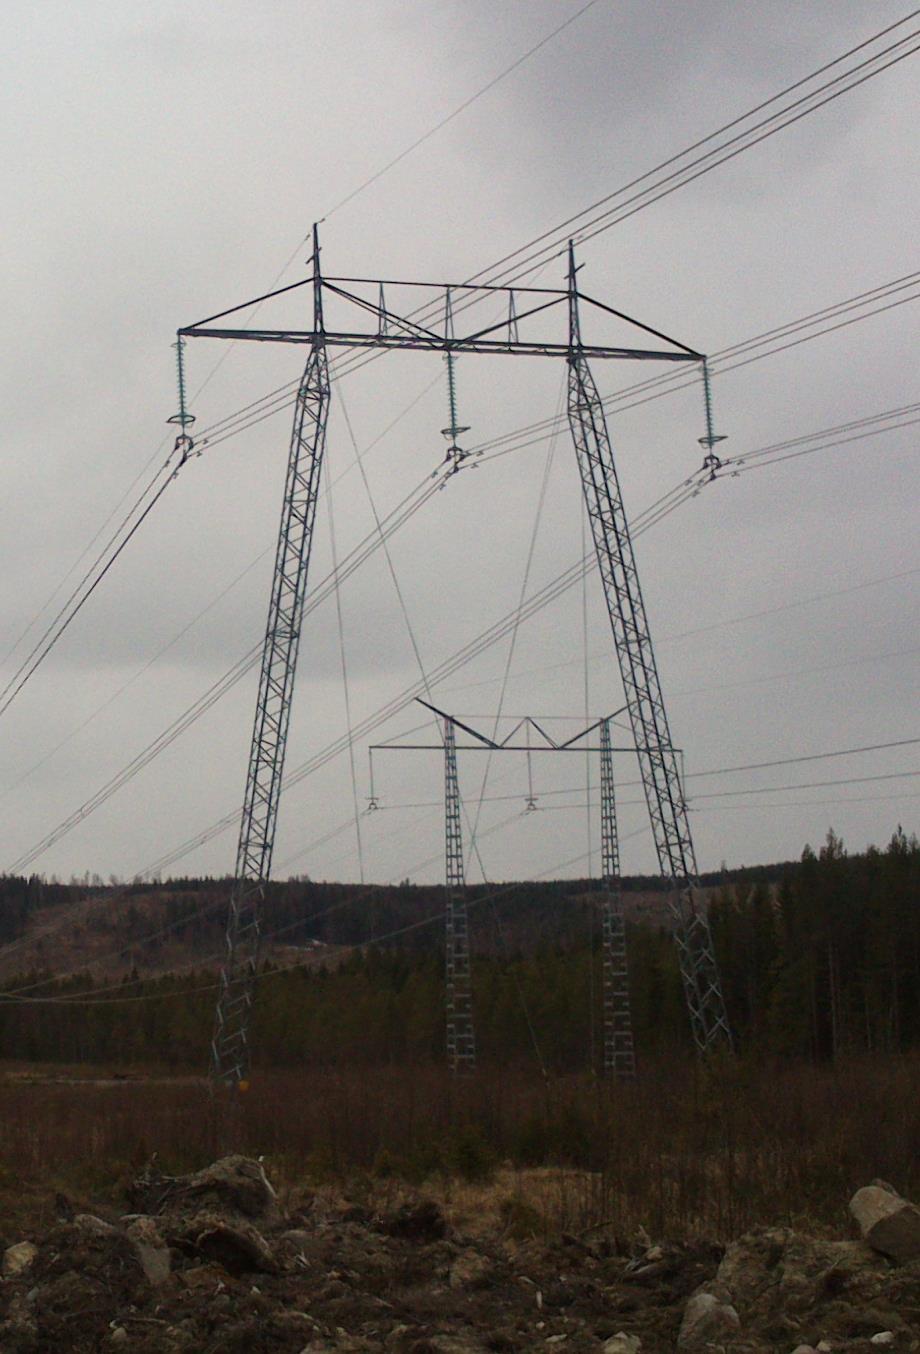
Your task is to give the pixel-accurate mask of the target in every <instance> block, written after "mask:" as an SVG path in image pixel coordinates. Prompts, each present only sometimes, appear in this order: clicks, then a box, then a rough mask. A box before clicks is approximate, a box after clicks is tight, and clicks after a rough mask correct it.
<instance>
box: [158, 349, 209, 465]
mask: <svg viewBox="0 0 920 1354" xmlns="http://www.w3.org/2000/svg"><path fill="white" fill-rule="evenodd" d="M173 347H174V348H175V350H176V377H177V383H178V387H179V412H178V413H177V414H172V415H171V416H170V417H169V418H168V419H167V420H166V422H167V423H172V424H176V425H178V428H179V435H178V437H177V438H176V440H175V442H174V444H173V449H172V455H173V456H175V454H176V452H178V453H179V464H178V465H177V466H176V469H177V470H181V469H182V467H183V466H184V465H185V463H186V461H187V460H188V458H189V456H191V454H192V452H193V450H194V448H195V443H194V441H193V439H192V437H191V436H190V435H189V433H188V431H187V429H188V428H190V427H191V426H192V424H193V423H194V422H195V415H194V414H190V413H189V412H188V409H187V407H186V402H185V339H184V338H183V337H182V335H181V334H179V335H178V336H177V338H176V341H175V343H174V344H173ZM197 454H198V455H199V456H200V455H201V452H200V451H199V452H198V453H197ZM170 459H172V457H170Z"/></svg>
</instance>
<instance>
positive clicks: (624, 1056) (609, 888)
mask: <svg viewBox="0 0 920 1354" xmlns="http://www.w3.org/2000/svg"><path fill="white" fill-rule="evenodd" d="M601 887H602V889H603V902H602V903H601V952H602V956H603V959H602V965H603V988H602V993H603V1009H604V1075H605V1076H608V1077H613V1078H614V1079H615V1080H616V1081H633V1080H634V1079H635V1075H636V1049H635V1044H634V1042H633V1024H632V1005H631V1003H630V1000H629V964H628V960H627V957H626V923H625V919H624V916H623V886H622V882H621V878H620V839H619V834H618V832H617V807H616V794H615V790H614V780H613V748H612V745H611V742H610V720H609V719H605V720H602V721H601Z"/></svg>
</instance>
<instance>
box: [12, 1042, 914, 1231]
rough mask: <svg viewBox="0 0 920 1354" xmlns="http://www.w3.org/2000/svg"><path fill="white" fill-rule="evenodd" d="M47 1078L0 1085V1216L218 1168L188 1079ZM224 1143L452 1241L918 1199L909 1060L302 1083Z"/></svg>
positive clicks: (348, 1075)
mask: <svg viewBox="0 0 920 1354" xmlns="http://www.w3.org/2000/svg"><path fill="white" fill-rule="evenodd" d="M23 1072H25V1073H26V1075H22V1073H23ZM60 1073H63V1074H64V1076H65V1079H63V1080H58V1081H53V1080H48V1079H47V1078H48V1069H47V1067H46V1068H44V1069H37V1068H34V1067H33V1068H31V1069H16V1068H8V1069H7V1070H6V1074H5V1075H2V1076H0V1191H2V1196H3V1206H4V1208H5V1209H6V1210H7V1212H9V1209H10V1208H11V1207H13V1208H15V1209H18V1210H19V1211H20V1213H22V1212H23V1210H25V1211H26V1212H29V1211H31V1212H32V1213H34V1212H35V1210H36V1209H42V1208H44V1207H45V1204H44V1202H43V1201H44V1200H45V1199H46V1197H47V1195H48V1193H49V1192H53V1191H54V1190H56V1189H60V1190H62V1191H63V1192H65V1193H68V1194H70V1195H72V1196H75V1197H76V1198H77V1199H78V1200H80V1199H88V1198H90V1197H94V1198H98V1197H99V1196H100V1195H103V1196H105V1195H109V1196H110V1197H112V1198H113V1200H114V1199H115V1198H117V1196H118V1191H119V1190H120V1188H121V1186H122V1185H123V1183H124V1182H125V1181H126V1180H127V1179H128V1178H130V1176H131V1175H132V1173H133V1172H134V1171H135V1170H136V1169H137V1168H139V1167H140V1166H141V1165H142V1164H143V1163H144V1162H145V1161H146V1160H147V1159H148V1158H149V1157H150V1156H151V1155H152V1154H153V1153H154V1152H156V1153H158V1154H159V1158H160V1161H161V1164H162V1165H163V1167H164V1169H167V1170H174V1171H179V1170H186V1169H191V1168H193V1167H196V1166H198V1165H201V1164H203V1163H204V1162H205V1161H207V1160H209V1159H210V1158H211V1157H213V1156H214V1155H215V1154H216V1152H217V1150H218V1143H217V1140H216V1138H215V1133H214V1127H215V1125H214V1116H213V1112H212V1105H211V1101H210V1098H209V1095H208V1091H207V1087H206V1085H205V1084H204V1082H203V1081H200V1080H198V1079H196V1078H194V1077H185V1078H176V1077H168V1076H157V1074H156V1073H154V1072H148V1073H146V1074H141V1073H139V1072H138V1073H135V1074H129V1076H128V1077H127V1078H126V1079H124V1080H116V1079H114V1078H112V1077H110V1076H107V1075H106V1073H105V1072H104V1071H101V1072H100V1073H99V1076H98V1077H97V1078H94V1077H93V1075H92V1074H91V1073H90V1072H88V1070H87V1069H85V1068H84V1069H58V1074H60ZM52 1075H54V1074H52ZM80 1077H82V1078H84V1079H83V1080H79V1079H78V1078H80ZM241 1134H242V1139H241V1143H242V1146H243V1147H244V1148H245V1150H246V1151H248V1152H251V1153H254V1154H259V1155H264V1156H265V1157H266V1159H267V1164H268V1167H269V1170H270V1171H271V1173H272V1174H273V1175H274V1177H275V1178H277V1179H279V1180H281V1181H282V1182H286V1183H287V1186H288V1187H289V1188H291V1189H295V1190H296V1189H301V1188H303V1187H305V1186H306V1185H308V1184H312V1186H313V1187H315V1186H317V1185H326V1186H328V1187H334V1188H336V1189H337V1190H339V1191H340V1192H344V1193H345V1194H346V1195H347V1196H348V1197H350V1198H353V1199H357V1200H365V1201H373V1200H377V1199H380V1198H381V1197H383V1196H385V1195H386V1196H387V1197H390V1198H392V1197H395V1196H396V1195H398V1194H399V1193H400V1191H403V1190H405V1189H406V1188H420V1187H421V1188H424V1190H425V1192H426V1193H429V1194H433V1195H434V1196H435V1197H438V1198H440V1199H442V1200H443V1201H444V1203H445V1205H446V1206H447V1207H448V1209H449V1211H450V1212H451V1213H452V1214H453V1215H454V1216H455V1217H456V1218H457V1220H458V1223H461V1224H462V1225H463V1227H464V1228H465V1229H466V1230H470V1231H477V1230H482V1229H486V1230H489V1231H490V1232H495V1231H502V1230H504V1231H505V1232H506V1234H512V1235H526V1234H527V1232H528V1231H531V1232H536V1233H540V1232H548V1231H551V1230H555V1229H557V1228H563V1229H566V1230H569V1231H575V1232H578V1231H581V1230H583V1229H585V1228H588V1227H590V1226H592V1225H595V1224H597V1223H599V1222H601V1221H606V1222H609V1224H610V1225H611V1226H612V1227H613V1228H614V1229H615V1230H616V1231H618V1232H620V1233H622V1234H623V1235H629V1234H631V1233H633V1232H634V1231H635V1230H636V1229H637V1228H638V1227H639V1226H640V1225H641V1226H643V1227H645V1228H646V1229H647V1230H648V1231H649V1232H650V1233H651V1234H652V1235H653V1236H668V1237H683V1236H692V1235H706V1236H709V1237H714V1238H721V1239H725V1238H728V1237H730V1236H733V1235H737V1234H738V1233H739V1232H741V1231H743V1230H745V1229H746V1228H748V1227H750V1226H751V1225H754V1224H757V1223H772V1224H779V1223H789V1224H792V1225H797V1224H801V1223H802V1222H803V1221H806V1220H807V1222H808V1224H809V1225H811V1226H814V1225H815V1224H816V1223H817V1224H824V1225H828V1226H832V1227H834V1228H835V1229H837V1230H839V1229H840V1228H841V1227H842V1226H845V1225H846V1203H847V1200H848V1198H849V1196H850V1194H851V1193H852V1192H853V1190H854V1189H856V1188H857V1187H858V1186H859V1185H862V1184H865V1183H867V1181H869V1180H871V1179H872V1178H873V1177H875V1176H882V1177H883V1178H885V1179H888V1180H890V1181H891V1182H892V1183H893V1184H894V1185H895V1186H896V1187H897V1188H899V1189H901V1190H902V1191H903V1192H904V1193H906V1194H908V1195H909V1194H911V1193H913V1194H914V1196H917V1195H920V1060H918V1059H916V1058H913V1059H909V1058H901V1059H885V1060H881V1059H877V1060H869V1059H864V1060H860V1061H853V1062H850V1063H848V1064H846V1065H843V1066H840V1067H837V1068H814V1067H810V1066H805V1065H786V1066H777V1067H769V1068H745V1067H743V1066H740V1065H734V1066H725V1067H721V1068H717V1067H710V1068H705V1069H703V1068H699V1067H697V1066H695V1065H692V1064H688V1063H681V1064H674V1065H667V1064H660V1065H654V1066H648V1067H646V1068H645V1070H644V1073H643V1077H642V1079H641V1081H640V1082H639V1083H638V1084H636V1085H634V1086H627V1087H623V1088H617V1087H608V1086H602V1085H598V1084H597V1083H594V1082H590V1081H586V1080H585V1079H584V1078H574V1077H573V1078H570V1079H563V1080H558V1081H555V1082H552V1083H545V1082H543V1081H542V1079H540V1078H537V1077H535V1076H533V1075H528V1074H527V1073H526V1072H525V1071H524V1070H522V1069H503V1070H500V1071H499V1070H496V1069H485V1070H484V1071H483V1072H482V1073H481V1074H480V1075H479V1076H478V1077H477V1078H475V1079H471V1080H469V1081H466V1082H461V1083H459V1084H454V1085H452V1084H451V1082H450V1079H449V1078H448V1077H447V1076H446V1074H445V1073H444V1072H443V1071H442V1070H441V1069H439V1068H434V1067H425V1066H422V1067H411V1068H399V1067H385V1068H378V1069H372V1070H367V1069H349V1070H343V1071H340V1072H330V1071H327V1070H312V1069H305V1070H304V1071H303V1072H302V1073H290V1072H288V1073H271V1074H265V1075H264V1076H262V1077H261V1078H258V1079H257V1080H256V1081H255V1083H254V1086H253V1089H252V1090H251V1091H250V1092H249V1094H248V1096H247V1097H246V1100H245V1103H244V1106H243V1116H242V1124H241Z"/></svg>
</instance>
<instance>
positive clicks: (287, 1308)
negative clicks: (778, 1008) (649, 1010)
mask: <svg viewBox="0 0 920 1354" xmlns="http://www.w3.org/2000/svg"><path fill="white" fill-rule="evenodd" d="M129 1195H130V1200H131V1203H132V1207H133V1209H134V1210H135V1211H134V1212H132V1213H131V1214H126V1215H124V1216H123V1217H121V1218H120V1219H119V1220H117V1221H106V1220H105V1219H103V1218H100V1217H96V1216H93V1215H89V1214H78V1215H76V1216H75V1217H74V1218H73V1219H72V1220H71V1221H68V1222H65V1223H62V1224H59V1225H57V1226H55V1227H53V1228H52V1229H51V1230H49V1231H47V1232H45V1233H44V1234H42V1235H38V1236H33V1237H30V1238H27V1239H26V1238H23V1239H21V1240H20V1241H19V1242H18V1243H17V1245H16V1247H15V1248H11V1249H12V1250H13V1251H14V1253H13V1254H11V1255H10V1257H9V1260H8V1262H7V1263H6V1264H5V1265H4V1266H3V1273H4V1279H3V1282H2V1283H0V1351H2V1352H3V1354H46V1351H51V1350H55V1351H57V1350H60V1351H65V1350H66V1351H72V1354H84V1352H85V1354H89V1351H94V1354H98V1352H99V1351H109V1350H111V1351H113V1354H114V1351H117V1350H119V1349H121V1350H124V1351H126V1352H127V1351H130V1352H131V1354H178V1352H180V1351H181V1352H183V1354H184V1352H186V1351H187V1354H237V1352H238V1354H268V1351H271V1352H272V1354H288V1351H290V1354H306V1352H307V1351H317V1352H319V1351H324V1350H349V1351H365V1350H366V1351H371V1350H390V1351H393V1354H477V1352H478V1351H521V1354H524V1351H527V1354H530V1351H533V1350H534V1349H536V1348H539V1349H542V1348H544V1347H545V1348H546V1350H547V1354H552V1351H553V1349H554V1348H555V1347H557V1346H558V1347H559V1348H560V1349H561V1350H563V1351H569V1350H571V1351H582V1350H585V1351H587V1350H592V1351H597V1354H601V1351H605V1350H606V1351H607V1354H658V1352H659V1351H673V1350H675V1349H682V1350H695V1349H707V1348H710V1349H711V1348H717V1349H720V1350H724V1351H737V1352H738V1354H741V1352H742V1351H744V1352H745V1354H768V1352H769V1354H793V1351H795V1350H798V1351H799V1354H807V1351H809V1350H813V1349H817V1350H820V1351H822V1354H824V1352H825V1351H827V1350H828V1349H830V1350H833V1351H834V1352H835V1354H837V1352H838V1351H839V1354H878V1351H879V1349H884V1348H890V1349H892V1350H893V1351H895V1354H901V1351H903V1354H910V1352H911V1351H918V1350H920V1261H910V1262H908V1263H906V1264H903V1265H900V1266H899V1265H895V1264H893V1263H892V1261H891V1260H890V1259H888V1258H886V1257H885V1256H884V1255H882V1254H880V1253H878V1252H877V1251H875V1250H873V1249H872V1247H871V1246H870V1245H869V1244H868V1243H867V1242H866V1241H863V1240H847V1239H836V1240H834V1239H822V1238H814V1237H807V1236H804V1235H802V1234H800V1233H798V1232H794V1231H791V1230H789V1229H764V1230H760V1231H757V1232H751V1233H749V1234H748V1235H747V1236H744V1237H741V1238H740V1239H739V1240H738V1241H735V1242H733V1243H732V1244H731V1245H730V1246H729V1247H728V1248H727V1249H724V1248H722V1247H719V1246H717V1245H714V1244H709V1243H702V1242H701V1243H698V1244H695V1245H688V1244H682V1245H676V1244H668V1243H665V1242H662V1243H659V1244H652V1242H651V1241H650V1240H649V1238H648V1237H643V1238H642V1241H641V1244H640V1243H639V1242H638V1241H636V1242H628V1241H624V1240H623V1239H622V1238H617V1237H616V1236H615V1235H614V1234H613V1232H612V1231H610V1232H608V1231H606V1230H605V1229H603V1228H601V1229H599V1230H592V1231H590V1232H588V1233H585V1234H582V1235H580V1236H560V1237H558V1238H556V1239H555V1240H553V1241H551V1242H547V1241H538V1240H534V1239H530V1240H524V1241H515V1240H513V1239H511V1238H510V1236H509V1235H508V1234H507V1232H505V1233H503V1232H500V1231H496V1232H495V1234H494V1235H493V1236H487V1237H482V1236H479V1237H475V1238H474V1237H471V1236H466V1235H461V1234H459V1233H458V1232H457V1231H456V1230H455V1229H454V1228H453V1227H452V1226H451V1222H450V1215H449V1210H448V1212H447V1215H445V1212H444V1211H442V1209H441V1208H440V1207H439V1206H438V1204H437V1203H436V1202H434V1201H433V1200H431V1199H426V1198H424V1197H421V1196H416V1197H412V1198H405V1197H403V1198H402V1199H401V1200H396V1199H393V1198H390V1200H389V1201H388V1203H387V1205H386V1207H384V1208H382V1209H380V1210H379V1211H375V1210H374V1207H373V1205H372V1204H370V1203H368V1201H367V1199H366V1198H365V1199H364V1202H363V1204H362V1205H355V1204H349V1203H347V1202H343V1201H342V1200H341V1199H338V1200H333V1199H331V1198H324V1197H323V1195H322V1192H319V1193H317V1194H316V1195H315V1196H311V1197H310V1198H309V1199H307V1200H306V1201H305V1202H304V1203H303V1206H302V1207H301V1208H299V1209H297V1210H296V1211H294V1212H293V1213H291V1214H289V1215H288V1216H285V1215H284V1213H283V1211H282V1209H281V1208H280V1206H279V1203H278V1200H277V1198H276V1196H275V1192H274V1190H273V1189H272V1187H271V1185H270V1183H269V1182H268V1180H267V1179H266V1177H265V1173H264V1171H263V1170H262V1167H261V1165H260V1164H259V1163H258V1162H253V1161H249V1160H247V1159H246V1158H242V1157H232V1158H226V1159H224V1160H223V1161H220V1162H215V1163H214V1165H213V1166H210V1167H208V1168H207V1169H206V1170H204V1171H200V1172H197V1173H195V1174H194V1175H191V1176H184V1177H172V1178H169V1177H165V1176H162V1175H158V1174H157V1173H156V1172H154V1171H149V1170H148V1171H147V1172H145V1173H144V1176H143V1177H142V1178H141V1179H140V1180H139V1181H137V1182H135V1184H134V1186H132V1188H131V1190H130V1191H129ZM141 1204H144V1205H145V1206H146V1208H147V1210H148V1211H146V1212H143V1213H139V1212H137V1211H136V1210H137V1209H138V1207H139V1205H141ZM26 1240H28V1241H29V1242H30V1243H32V1245H31V1246H30V1245H23V1241H26ZM33 1247H34V1249H33Z"/></svg>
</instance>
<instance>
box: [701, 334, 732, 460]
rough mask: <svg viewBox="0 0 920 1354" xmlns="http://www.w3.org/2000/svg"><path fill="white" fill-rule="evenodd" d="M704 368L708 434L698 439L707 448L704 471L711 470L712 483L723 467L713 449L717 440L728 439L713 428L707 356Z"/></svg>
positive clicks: (704, 395) (703, 364) (704, 360)
mask: <svg viewBox="0 0 920 1354" xmlns="http://www.w3.org/2000/svg"><path fill="white" fill-rule="evenodd" d="M702 370H703V401H704V403H705V406H706V434H705V436H704V437H700V438H699V439H698V441H699V444H700V446H701V447H705V448H706V455H705V456H704V457H703V465H702V469H703V470H704V471H708V472H709V481H708V482H710V483H711V482H712V480H714V479H715V478H716V477H717V475H718V473H719V471H720V470H721V469H722V461H721V459H720V458H719V457H718V456H717V455H716V454H715V452H714V451H713V447H714V446H715V445H716V443H717V442H724V441H725V440H726V434H725V433H715V432H713V430H712V428H713V424H712V387H711V386H710V383H709V360H708V359H707V358H705V357H704V358H703V362H702Z"/></svg>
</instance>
